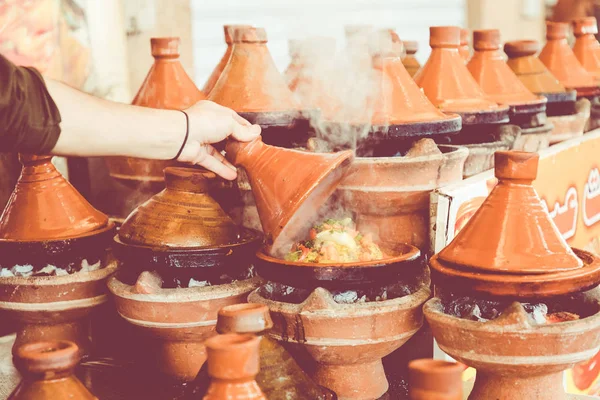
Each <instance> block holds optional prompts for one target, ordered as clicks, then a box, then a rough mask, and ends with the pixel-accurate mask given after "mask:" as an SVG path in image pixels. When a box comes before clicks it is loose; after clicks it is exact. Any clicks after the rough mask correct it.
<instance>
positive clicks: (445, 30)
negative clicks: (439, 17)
mask: <svg viewBox="0 0 600 400" xmlns="http://www.w3.org/2000/svg"><path fill="white" fill-rule="evenodd" d="M429 45H430V46H431V47H455V48H458V47H459V46H460V28H459V27H458V26H432V27H430V28H429Z"/></svg>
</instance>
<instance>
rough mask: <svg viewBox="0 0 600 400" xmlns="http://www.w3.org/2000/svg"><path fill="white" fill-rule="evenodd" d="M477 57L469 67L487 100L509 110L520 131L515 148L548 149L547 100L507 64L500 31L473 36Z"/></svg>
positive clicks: (490, 31) (489, 31)
mask: <svg viewBox="0 0 600 400" xmlns="http://www.w3.org/2000/svg"><path fill="white" fill-rule="evenodd" d="M473 49H474V50H475V53H474V54H473V57H472V58H471V60H470V61H469V62H468V64H467V68H468V69H469V72H471V75H473V77H474V78H475V80H476V81H477V83H478V84H479V86H480V87H481V88H482V89H483V91H484V93H485V94H486V96H487V97H488V98H489V99H491V100H493V101H495V102H497V103H498V104H502V105H507V106H509V107H510V113H509V115H510V122H511V123H513V124H515V125H518V126H519V127H520V128H521V137H520V138H519V139H518V141H517V142H516V143H515V144H514V147H515V148H518V149H520V150H524V151H538V150H541V149H543V148H546V147H548V146H549V144H550V143H549V139H550V132H551V130H552V125H550V124H547V123H546V102H547V100H546V98H545V97H544V96H540V95H535V94H533V93H531V91H529V89H527V87H525V85H523V83H522V82H521V81H520V80H519V78H517V76H516V75H515V74H514V72H513V71H512V70H511V69H510V68H509V67H508V65H506V63H505V62H504V57H503V54H502V51H501V50H500V31H499V30H498V29H487V30H476V31H474V32H473Z"/></svg>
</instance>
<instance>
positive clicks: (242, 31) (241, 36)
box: [232, 26, 267, 43]
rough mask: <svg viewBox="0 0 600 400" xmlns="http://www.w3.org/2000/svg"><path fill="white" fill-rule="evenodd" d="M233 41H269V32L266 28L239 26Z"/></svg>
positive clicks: (234, 32) (234, 33) (233, 35)
mask: <svg viewBox="0 0 600 400" xmlns="http://www.w3.org/2000/svg"><path fill="white" fill-rule="evenodd" d="M232 38H233V43H267V32H266V31H265V30H264V28H255V27H253V26H238V28H237V29H235V30H234V31H233V34H232Z"/></svg>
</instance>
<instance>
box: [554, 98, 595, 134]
mask: <svg viewBox="0 0 600 400" xmlns="http://www.w3.org/2000/svg"><path fill="white" fill-rule="evenodd" d="M575 109H576V110H577V112H576V113H575V114H573V115H563V116H555V117H548V122H549V123H551V124H552V126H553V127H554V128H553V129H552V134H551V135H550V144H551V145H552V144H555V143H560V142H563V141H565V140H569V139H573V138H576V137H580V136H583V132H584V130H585V127H586V123H587V122H588V120H589V119H590V109H591V105H590V101H589V100H588V99H579V100H578V101H577V103H576V104H575Z"/></svg>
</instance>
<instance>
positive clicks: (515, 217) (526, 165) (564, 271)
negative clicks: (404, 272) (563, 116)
mask: <svg viewBox="0 0 600 400" xmlns="http://www.w3.org/2000/svg"><path fill="white" fill-rule="evenodd" d="M538 160H539V156H538V155H537V154H535V153H525V152H515V151H498V152H496V154H495V166H494V168H495V175H496V178H497V179H498V184H497V185H496V187H495V188H494V189H493V190H492V192H491V193H490V195H489V196H488V197H487V199H486V200H485V201H484V202H483V204H482V205H481V207H480V208H479V210H478V211H477V212H476V213H475V214H474V215H473V217H472V218H471V219H470V221H469V222H468V223H467V224H466V225H465V227H464V228H463V229H462V230H461V231H460V232H459V233H458V235H457V236H456V237H455V238H454V240H452V242H451V243H450V244H449V245H448V246H447V247H446V248H444V249H443V250H442V251H441V252H440V253H439V254H437V255H436V256H434V257H432V259H431V262H430V266H431V268H432V270H433V272H432V273H433V274H434V275H437V276H438V278H440V279H446V278H449V279H450V280H452V279H457V280H459V281H460V282H461V283H460V285H464V284H465V282H468V285H469V287H470V290H473V291H480V292H486V293H488V294H494V295H500V296H502V295H506V296H508V295H510V296H515V297H526V296H527V295H532V293H531V290H533V293H534V294H535V296H538V297H544V296H547V295H550V294H554V295H555V294H565V293H571V292H574V291H579V290H581V289H582V287H588V286H589V285H590V284H597V282H598V281H600V263H599V262H598V261H596V260H594V259H589V257H587V256H585V257H583V258H582V256H581V254H580V252H579V253H577V254H576V253H575V252H574V251H573V250H572V249H571V248H570V247H569V246H568V245H567V243H566V241H565V239H564V238H563V237H562V236H561V234H560V232H559V231H558V229H557V228H556V226H555V225H554V223H553V221H552V218H551V217H550V215H549V213H548V211H547V209H546V208H545V207H544V206H543V205H542V202H541V200H540V198H539V196H538V195H537V193H536V192H535V190H534V189H533V187H532V182H533V180H534V179H535V178H536V176H537V167H538ZM434 280H435V279H434ZM446 283H448V282H446ZM440 284H442V283H440ZM457 285H458V284H457ZM532 285H533V286H532ZM536 285H537V286H536Z"/></svg>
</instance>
